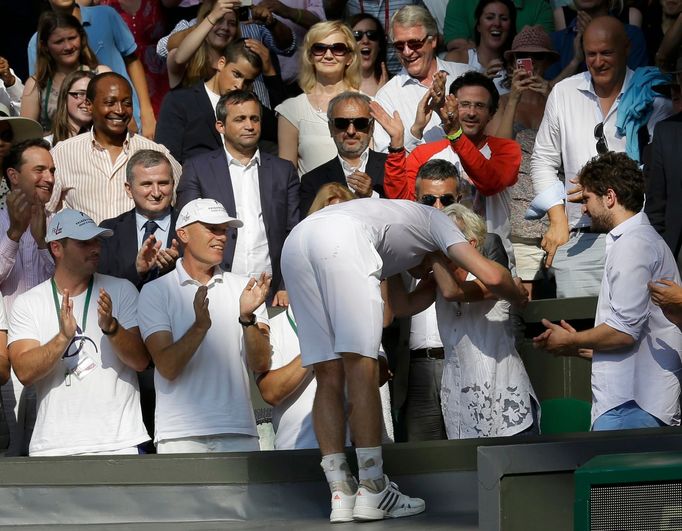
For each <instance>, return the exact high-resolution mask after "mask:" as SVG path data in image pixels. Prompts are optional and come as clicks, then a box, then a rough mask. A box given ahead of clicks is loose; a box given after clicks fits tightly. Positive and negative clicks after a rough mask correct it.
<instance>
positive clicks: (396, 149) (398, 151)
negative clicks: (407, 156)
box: [388, 145, 405, 153]
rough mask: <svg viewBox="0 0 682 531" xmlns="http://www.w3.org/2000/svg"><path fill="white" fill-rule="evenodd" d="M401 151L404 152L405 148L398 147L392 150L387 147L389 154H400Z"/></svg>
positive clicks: (390, 147)
mask: <svg viewBox="0 0 682 531" xmlns="http://www.w3.org/2000/svg"><path fill="white" fill-rule="evenodd" d="M403 151H405V146H400V147H397V148H394V147H392V146H390V145H389V146H388V152H389V153H402V152H403Z"/></svg>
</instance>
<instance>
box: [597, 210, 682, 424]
mask: <svg viewBox="0 0 682 531" xmlns="http://www.w3.org/2000/svg"><path fill="white" fill-rule="evenodd" d="M659 279H668V280H672V281H674V282H676V283H677V284H679V283H680V274H679V271H678V270H677V264H676V263H675V258H674V257H673V255H672V253H671V252H670V249H669V248H668V246H667V245H666V243H665V241H663V239H662V238H661V237H660V236H659V235H658V234H657V233H656V231H655V230H654V228H653V227H652V226H651V224H650V223H649V219H648V218H647V217H646V215H645V214H643V213H642V212H640V213H639V214H636V215H635V216H633V217H631V218H630V219H628V220H627V221H624V222H623V223H621V224H620V225H618V226H617V227H615V228H614V229H613V230H612V231H611V232H609V233H608V235H607V236H606V262H605V264H604V276H603V277H602V283H601V291H600V292H599V303H598V305H597V315H596V318H595V322H594V323H595V326H598V325H600V324H601V323H606V324H607V325H609V326H610V327H611V328H614V329H616V330H618V331H620V332H624V333H626V334H629V335H630V336H632V337H633V338H634V339H635V344H634V345H632V346H631V347H626V348H623V349H620V350H610V351H604V352H599V351H597V350H595V351H594V354H593V357H592V422H594V421H595V420H596V419H597V418H598V417H599V416H600V415H602V414H603V413H605V412H607V411H609V410H610V409H613V408H614V407H617V406H619V405H621V404H624V403H625V402H628V401H630V400H634V401H635V402H637V405H639V407H641V408H642V409H644V410H645V411H647V412H648V413H650V414H652V415H654V416H655V417H656V418H658V419H660V420H661V421H663V422H665V423H666V424H668V425H673V426H676V425H679V424H680V403H679V398H680V381H679V378H680V375H682V361H681V360H680V352H682V332H680V330H679V329H678V328H677V326H675V325H674V324H672V323H671V322H670V321H668V319H667V318H666V317H665V316H664V315H663V312H662V311H661V309H660V308H659V307H658V306H656V305H655V304H654V303H652V302H651V296H650V294H649V290H648V289H647V282H649V281H652V280H659Z"/></svg>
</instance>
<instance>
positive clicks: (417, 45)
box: [393, 35, 433, 53]
mask: <svg viewBox="0 0 682 531" xmlns="http://www.w3.org/2000/svg"><path fill="white" fill-rule="evenodd" d="M431 37H433V35H427V36H426V37H424V38H423V39H410V40H409V41H395V42H394V43H393V47H394V48H395V49H396V50H397V51H398V52H400V53H402V52H404V51H405V46H408V47H409V48H410V50H412V51H415V52H416V51H418V50H421V49H422V48H423V47H424V45H425V44H426V41H428V40H429V39H430V38H431Z"/></svg>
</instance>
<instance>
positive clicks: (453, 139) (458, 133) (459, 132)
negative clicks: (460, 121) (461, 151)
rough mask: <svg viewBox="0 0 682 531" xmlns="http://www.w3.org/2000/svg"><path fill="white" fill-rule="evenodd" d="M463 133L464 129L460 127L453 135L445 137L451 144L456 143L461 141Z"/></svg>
mask: <svg viewBox="0 0 682 531" xmlns="http://www.w3.org/2000/svg"><path fill="white" fill-rule="evenodd" d="M462 132H463V131H462V128H461V127H460V128H459V129H457V131H455V132H454V133H452V134H451V135H445V138H447V139H448V140H449V141H450V142H456V141H457V140H459V137H460V136H462Z"/></svg>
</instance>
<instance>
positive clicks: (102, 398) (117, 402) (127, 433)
mask: <svg viewBox="0 0 682 531" xmlns="http://www.w3.org/2000/svg"><path fill="white" fill-rule="evenodd" d="M100 288H104V289H105V290H106V292H107V293H108V294H109V295H110V296H111V301H112V304H113V309H112V313H113V315H114V317H116V319H118V322H119V325H120V326H122V327H123V328H127V329H129V328H134V327H137V315H136V308H137V290H136V289H135V287H134V286H133V285H132V284H131V283H130V282H128V281H127V280H124V279H119V278H114V277H110V276H108V275H100V274H95V275H94V285H93V288H92V296H91V299H90V304H89V305H88V319H87V325H86V328H85V331H84V335H85V336H86V338H87V339H85V340H83V348H82V350H81V352H80V353H79V354H78V355H77V357H78V358H79V359H80V360H84V361H86V359H85V356H86V355H87V356H89V357H90V359H91V360H92V362H93V363H94V366H95V368H94V370H93V371H92V372H91V373H89V374H88V375H86V376H85V377H84V378H83V379H79V378H78V377H77V376H76V375H75V374H71V375H68V376H67V375H66V371H67V364H66V361H65V360H60V361H59V362H58V363H57V364H56V365H55V366H54V368H53V369H52V371H50V372H49V373H48V374H47V375H46V376H45V377H44V378H42V379H40V380H38V381H37V382H35V384H34V387H35V391H36V399H37V410H38V411H37V417H36V424H35V428H34V430H33V437H32V438H31V444H30V446H29V454H30V455H32V456H42V455H74V454H82V453H92V452H107V451H116V450H121V449H123V448H129V447H131V446H135V445H138V444H140V443H142V442H144V441H146V440H148V439H149V436H148V435H147V431H146V429H145V427H144V424H143V423H142V412H141V410H140V393H139V390H138V384H137V374H136V373H135V371H134V370H133V369H131V368H130V367H128V366H127V365H124V363H123V362H122V361H121V360H120V359H119V358H118V356H117V355H116V353H115V352H114V350H113V348H112V346H111V343H110V341H109V339H108V338H107V337H106V336H105V335H104V334H102V331H101V330H100V328H99V326H98V324H97V298H98V296H99V289H100ZM86 292H87V290H86V291H84V292H83V293H81V294H80V295H78V296H76V297H71V301H72V302H73V314H74V317H75V318H76V321H77V323H78V326H79V327H82V323H83V310H84V306H85V299H86ZM58 300H59V304H60V305H61V296H60V295H59V294H58ZM58 332H59V323H58V321H57V313H56V309H55V305H54V300H53V295H52V287H51V283H50V280H46V281H45V282H43V283H42V284H39V285H37V286H36V287H35V288H33V289H31V290H29V291H27V292H26V293H24V294H22V295H20V296H19V297H17V299H16V301H15V302H14V305H13V307H12V314H11V317H10V323H9V339H8V343H9V344H11V343H13V342H15V341H18V340H21V339H33V340H36V341H38V342H39V343H40V344H41V345H44V344H45V343H47V342H48V341H50V340H51V339H52V338H53V337H54V336H55V335H56V334H57V333H58ZM74 358H75V357H74Z"/></svg>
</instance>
